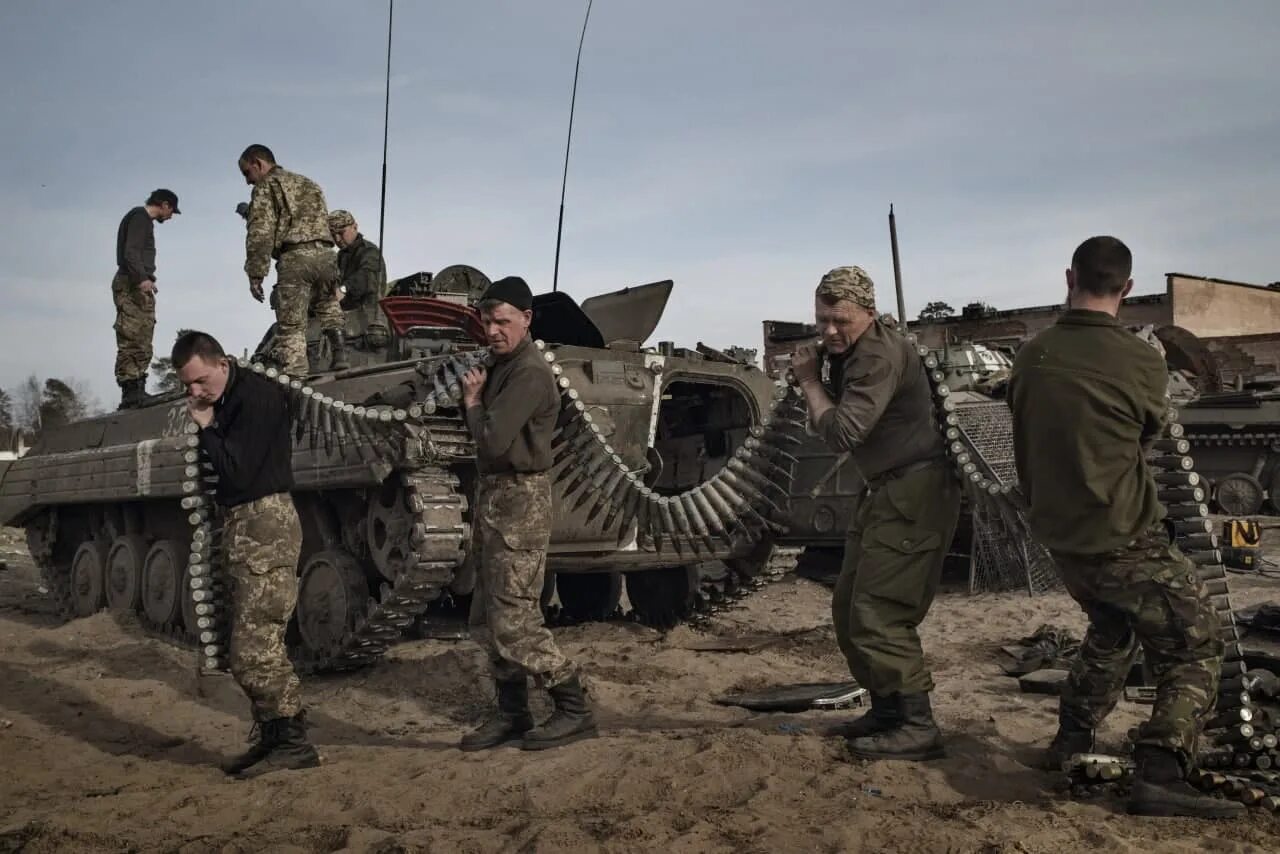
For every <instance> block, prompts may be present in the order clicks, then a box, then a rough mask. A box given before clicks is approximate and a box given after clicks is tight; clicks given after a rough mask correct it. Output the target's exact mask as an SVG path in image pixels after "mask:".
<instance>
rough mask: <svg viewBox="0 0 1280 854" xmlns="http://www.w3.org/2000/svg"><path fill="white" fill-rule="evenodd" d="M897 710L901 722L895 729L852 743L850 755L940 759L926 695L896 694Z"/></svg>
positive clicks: (939, 743) (939, 739)
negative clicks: (899, 712)
mask: <svg viewBox="0 0 1280 854" xmlns="http://www.w3.org/2000/svg"><path fill="white" fill-rule="evenodd" d="M898 706H899V709H900V710H901V712H902V722H901V723H900V724H899V725H898V726H897V727H895V728H894V729H891V730H886V731H884V732H879V733H876V734H875V735H869V736H865V737H863V738H855V739H852V740H851V741H850V742H849V752H850V753H852V754H853V755H854V756H856V757H858V758H859V759H906V760H910V761H912V762H920V761H923V760H925V759H938V758H940V757H941V756H943V755H944V753H945V751H944V750H943V749H942V733H940V732H939V731H938V725H937V724H936V723H934V722H933V710H932V709H931V708H930V707H929V695H928V694H926V693H919V694H899V695H898Z"/></svg>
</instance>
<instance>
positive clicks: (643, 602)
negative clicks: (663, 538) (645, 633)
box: [626, 565, 698, 629]
mask: <svg viewBox="0 0 1280 854" xmlns="http://www.w3.org/2000/svg"><path fill="white" fill-rule="evenodd" d="M626 576H627V598H628V599H630V600H631V608H632V610H633V611H634V612H635V615H636V618H637V619H638V620H639V621H640V622H641V623H644V624H645V625H646V626H653V627H654V628H657V629H669V628H672V627H673V626H675V625H676V624H678V623H679V622H681V621H682V620H686V619H688V618H689V616H690V615H691V614H693V612H694V608H695V607H696V605H697V593H698V568H697V566H696V565H690V566H673V567H668V568H666V569H648V570H635V571H632V572H628V573H627V574H626Z"/></svg>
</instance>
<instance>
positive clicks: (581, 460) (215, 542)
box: [0, 268, 802, 669]
mask: <svg viewBox="0 0 1280 854" xmlns="http://www.w3.org/2000/svg"><path fill="white" fill-rule="evenodd" d="M452 270H453V272H452V273H451V274H450V275H447V276H440V277H426V276H423V275H420V276H419V277H417V279H416V280H415V282H413V283H410V286H408V287H401V288H399V289H397V290H393V295H392V296H390V297H388V298H387V299H385V300H383V303H382V307H383V309H384V311H385V313H386V316H387V319H388V322H389V324H390V326H391V328H392V331H393V333H394V334H393V341H392V343H391V347H390V349H389V351H388V354H387V356H386V358H388V359H390V361H385V362H380V363H379V362H377V361H376V360H374V363H371V364H365V365H363V366H360V367H355V368H352V369H350V370H347V371H344V372H342V373H339V374H336V375H319V376H313V377H311V378H291V377H286V376H282V375H279V374H277V373H276V372H275V371H274V369H268V368H264V367H263V366H262V365H261V364H253V363H248V362H246V363H245V364H244V367H243V369H245V370H257V371H260V372H264V373H266V374H268V375H269V376H272V377H274V378H275V379H277V381H279V382H280V383H281V385H282V387H284V388H285V389H287V390H288V392H289V394H290V395H291V396H292V398H293V400H294V402H295V409H296V418H295V422H296V432H295V440H296V441H295V446H294V452H293V468H294V475H295V479H296V488H295V492H294V501H295V504H296V506H297V508H298V512H299V516H300V517H301V520H302V526H303V532H304V541H303V549H302V557H301V561H300V563H299V567H298V572H299V576H300V583H299V596H298V605H297V610H296V613H295V621H294V627H293V628H291V631H290V641H291V651H292V652H293V654H294V655H295V659H296V660H297V661H298V663H299V664H300V666H302V667H303V668H304V669H319V668H324V669H332V668H344V667H351V666H357V665H360V664H364V663H366V662H368V661H371V660H372V659H374V658H376V657H377V656H378V655H379V654H381V653H382V652H383V651H384V650H385V649H386V648H387V646H388V645H389V644H390V643H392V642H393V641H394V640H395V639H396V638H398V637H399V636H400V634H401V633H402V632H403V631H404V629H405V628H406V627H407V626H409V625H410V624H412V623H413V622H414V621H415V620H416V619H418V618H420V616H421V615H422V614H423V612H424V611H425V610H426V609H427V608H428V606H429V605H431V604H432V603H433V602H438V601H441V600H442V599H447V598H449V597H451V596H465V595H466V594H467V593H469V592H470V589H471V586H472V584H473V578H474V573H473V571H472V570H471V568H470V567H469V566H468V541H469V533H470V532H469V521H470V512H469V508H470V506H471V503H472V499H473V497H474V490H475V481H476V476H475V470H474V448H473V445H472V441H471V438H470V436H469V434H468V432H467V430H466V428H465V425H464V423H463V421H462V418H461V416H460V414H459V412H458V403H459V401H460V385H459V384H460V377H461V374H462V373H464V372H465V371H466V370H467V368H468V367H470V366H471V365H474V364H477V363H479V362H482V361H483V360H484V359H485V358H486V357H487V352H486V349H485V347H484V341H483V335H482V333H481V329H480V325H479V319H478V315H477V313H476V310H475V308H474V302H475V299H476V297H477V296H478V295H479V293H480V292H482V291H483V286H484V285H487V279H484V277H483V276H482V274H480V273H479V272H478V271H474V270H472V269H471V268H452ZM433 282H434V284H433ZM671 289H672V283H671V282H670V281H666V282H658V283H654V284H650V285H644V286H640V287H635V288H629V289H624V290H622V291H619V292H616V293H612V294H606V295H603V296H598V297H593V298H591V299H588V300H586V301H584V302H583V303H582V305H581V306H579V305H578V304H577V303H576V302H574V300H572V299H571V298H570V297H568V296H567V295H566V294H564V293H552V294H544V295H541V296H539V297H536V298H535V302H534V317H535V319H534V324H533V329H532V334H533V336H534V338H535V339H537V341H538V346H539V347H540V349H541V350H542V352H543V355H544V357H545V358H546V360H547V361H548V363H549V364H550V365H551V366H552V370H553V372H554V373H555V374H556V380H557V383H558V386H559V388H560V391H561V396H562V404H563V407H562V412H561V417H560V421H559V424H558V432H557V434H556V439H555V459H556V466H555V468H554V469H553V475H554V480H555V483H556V486H555V488H554V500H555V518H554V525H553V533H552V540H551V546H550V549H549V553H548V569H549V573H548V575H549V577H551V578H553V579H554V582H553V583H554V584H555V589H556V592H557V593H558V598H559V600H560V603H561V607H562V609H563V610H564V611H565V612H567V613H569V614H570V615H576V616H579V617H582V618H592V617H602V616H605V615H607V614H610V613H612V612H613V611H614V609H615V608H616V607H617V604H618V601H619V598H620V596H621V592H622V588H623V587H624V586H625V588H626V593H627V597H628V599H629V600H630V603H631V606H632V608H633V610H634V612H635V614H636V616H637V617H638V618H639V619H640V620H642V621H644V622H648V623H652V624H656V625H670V624H672V623H673V622H675V621H677V620H680V619H683V618H685V617H687V616H689V615H690V614H691V613H692V612H693V611H694V609H695V608H696V606H697V604H698V602H699V599H700V597H703V596H705V595H707V594H708V590H709V589H710V592H711V593H712V594H716V593H725V592H731V591H732V590H733V589H735V588H737V589H741V588H742V587H743V586H744V584H745V583H746V582H749V581H750V580H751V579H752V577H753V576H754V575H755V574H757V573H758V572H759V571H760V570H761V569H762V568H763V567H764V566H765V565H766V563H767V559H768V554H769V549H770V544H771V541H772V538H773V536H774V535H775V534H776V533H777V531H778V530H780V529H781V527H782V526H781V524H780V521H779V517H780V511H779V510H778V509H777V506H778V505H779V504H781V503H784V501H785V495H786V491H787V489H788V485H789V481H790V475H791V471H790V465H791V460H792V459H793V458H792V457H791V455H790V454H789V453H788V452H787V451H786V450H785V448H786V446H789V445H792V444H794V443H796V442H797V441H798V439H797V438H796V437H795V435H794V434H795V433H797V432H798V431H799V430H801V429H802V418H801V416H800V415H799V414H798V413H799V410H798V408H797V407H798V406H799V402H798V399H797V397H796V396H795V394H794V393H792V392H788V390H787V389H786V387H785V386H782V385H775V383H774V382H773V381H772V380H770V379H769V377H767V376H766V375H765V374H764V373H763V372H761V371H760V370H758V369H755V368H752V367H747V366H743V365H740V364H729V363H725V362H721V361H711V360H708V359H706V358H704V357H703V356H702V355H700V354H698V353H696V352H690V351H686V350H682V349H678V348H675V347H672V346H664V347H662V348H661V349H660V350H659V349H649V348H645V347H644V346H643V342H644V340H645V339H646V338H647V337H648V336H649V335H650V334H651V333H652V331H653V329H654V328H655V327H656V325H657V323H658V320H659V319H660V317H661V315H662V312H663V309H664V308H665V305H666V302H667V299H668V297H669V295H670V293H671ZM265 343H266V342H265V341H264V344H265ZM216 490H217V484H216V479H215V478H214V477H213V476H212V474H211V472H210V471H209V469H208V468H207V466H206V465H205V463H204V462H203V460H202V459H201V456H200V452H199V450H198V442H197V440H196V436H195V435H194V425H192V424H191V423H190V421H189V419H188V417H187V415H186V411H185V405H184V404H183V402H182V401H180V400H173V401H169V402H159V403H157V404H156V405H152V406H149V407H146V408H142V409H136V410H130V411H122V412H116V413H111V414H109V415H104V416H101V417H97V418H91V419H87V420H84V421H79V422H76V423H72V424H69V425H66V426H64V427H60V428H56V429H52V430H49V431H47V432H46V433H45V434H44V435H42V436H41V437H40V441H39V443H38V444H37V445H36V447H35V448H33V449H32V451H31V452H30V453H29V454H27V455H26V456H25V457H23V458H22V459H20V460H18V461H16V462H14V463H12V464H11V465H10V466H9V467H8V468H7V470H4V471H0V522H3V523H4V524H6V525H12V526H22V527H25V528H26V532H27V538H28V544H29V546H30V550H31V554H32V557H33V558H34V559H35V560H36V561H37V563H38V564H39V565H40V567H41V569H42V570H43V572H44V575H45V578H46V583H47V586H48V587H49V589H50V591H51V593H52V595H53V596H54V597H56V599H57V601H58V603H59V605H60V606H61V608H62V609H63V611H64V612H65V613H66V614H67V615H68V616H84V615H88V614H92V613H94V612H96V611H97V610H98V609H100V608H102V607H107V608H110V609H112V610H114V611H120V612H128V613H136V614H137V615H138V616H139V618H140V619H141V620H142V621H143V622H144V624H146V625H148V626H149V627H151V628H152V629H154V630H156V631H161V632H166V633H169V634H172V635H175V636H177V637H179V638H182V639H185V640H188V641H194V642H196V643H198V644H200V646H201V648H202V652H203V655H204V658H205V663H206V666H209V667H219V666H221V665H223V664H224V656H225V641H226V638H225V629H226V619H225V617H226V609H227V607H228V602H229V598H228V597H229V592H228V589H227V588H228V583H227V581H226V578H225V573H224V568H223V567H221V566H220V543H219V536H220V530H221V528H220V520H219V513H218V508H217V505H216V500H214V499H215V496H216ZM707 565H715V566H717V567H719V571H718V572H717V573H715V578H714V579H713V580H712V581H708V580H707V579H706V577H705V576H704V574H703V573H702V572H701V570H700V568H702V567H705V566H707ZM708 585H710V588H708ZM548 592H550V591H548Z"/></svg>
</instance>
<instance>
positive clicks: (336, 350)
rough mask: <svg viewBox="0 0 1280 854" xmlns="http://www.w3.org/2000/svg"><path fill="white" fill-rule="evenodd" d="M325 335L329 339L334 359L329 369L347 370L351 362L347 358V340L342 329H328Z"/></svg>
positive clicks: (335, 370)
mask: <svg viewBox="0 0 1280 854" xmlns="http://www.w3.org/2000/svg"><path fill="white" fill-rule="evenodd" d="M324 337H325V338H328V339H329V351H330V355H331V356H332V359H331V360H330V362H329V370H331V371H334V372H337V371H345V370H346V369H347V368H349V367H351V362H349V361H348V360H347V342H346V338H345V336H343V334H342V330H341V329H326V330H325V331H324Z"/></svg>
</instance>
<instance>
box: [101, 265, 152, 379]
mask: <svg viewBox="0 0 1280 854" xmlns="http://www.w3.org/2000/svg"><path fill="white" fill-rule="evenodd" d="M111 299H112V300H113V301H114V302H115V304H116V322H115V325H114V326H113V327H112V328H113V329H115V331H116V382H117V383H123V382H126V381H128V380H138V379H146V376H147V373H148V372H149V371H150V370H151V355H152V349H151V339H152V336H153V334H154V333H155V330H156V298H155V297H154V296H152V295H150V294H144V293H143V292H142V291H141V290H139V289H138V286H137V285H133V284H130V283H129V277H128V276H122V275H117V276H116V277H115V278H113V279H112V280H111Z"/></svg>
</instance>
